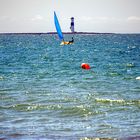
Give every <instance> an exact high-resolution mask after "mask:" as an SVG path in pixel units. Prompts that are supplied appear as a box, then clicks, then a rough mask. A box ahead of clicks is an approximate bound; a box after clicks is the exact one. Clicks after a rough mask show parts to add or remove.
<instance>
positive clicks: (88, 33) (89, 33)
mask: <svg viewBox="0 0 140 140" xmlns="http://www.w3.org/2000/svg"><path fill="white" fill-rule="evenodd" d="M1 34H40V35H41V34H57V32H46V33H45V32H44V33H43V32H31V33H26V32H25V33H24V32H23V33H18V32H17V33H16V32H15V33H14V32H13V33H12V32H9V33H8V32H7V33H0V35H1ZM63 34H87V35H95V34H140V33H99V32H74V33H71V32H63Z"/></svg>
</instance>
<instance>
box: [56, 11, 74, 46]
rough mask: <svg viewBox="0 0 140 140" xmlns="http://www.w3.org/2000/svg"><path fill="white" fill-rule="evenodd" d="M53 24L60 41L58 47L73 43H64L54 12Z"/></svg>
mask: <svg viewBox="0 0 140 140" xmlns="http://www.w3.org/2000/svg"><path fill="white" fill-rule="evenodd" d="M54 24H55V28H56V31H57V34H58V37H59V39H60V40H61V44H60V45H70V44H72V43H73V42H69V41H64V36H63V33H62V30H61V27H60V24H59V21H58V18H57V15H56V13H55V11H54Z"/></svg>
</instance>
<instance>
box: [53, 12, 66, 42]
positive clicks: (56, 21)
mask: <svg viewBox="0 0 140 140" xmlns="http://www.w3.org/2000/svg"><path fill="white" fill-rule="evenodd" d="M54 23H55V28H56V31H57V34H58V36H59V38H60V40H63V39H64V37H63V33H62V31H61V27H60V24H59V21H58V18H57V16H56V13H55V12H54Z"/></svg>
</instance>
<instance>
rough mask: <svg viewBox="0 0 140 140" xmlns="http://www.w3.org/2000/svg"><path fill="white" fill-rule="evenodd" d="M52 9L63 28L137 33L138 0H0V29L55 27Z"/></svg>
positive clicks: (139, 30)
mask: <svg viewBox="0 0 140 140" xmlns="http://www.w3.org/2000/svg"><path fill="white" fill-rule="evenodd" d="M54 10H55V11H56V13H57V16H58V18H59V22H60V24H61V28H62V30H63V31H70V28H69V26H70V17H71V16H73V17H75V30H76V31H88V32H115V33H140V0H0V33H1V32H49V31H55V26H54V21H53V11H54Z"/></svg>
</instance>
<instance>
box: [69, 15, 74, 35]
mask: <svg viewBox="0 0 140 140" xmlns="http://www.w3.org/2000/svg"><path fill="white" fill-rule="evenodd" d="M70 29H71V32H72V33H74V32H75V31H74V17H71V24H70Z"/></svg>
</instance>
